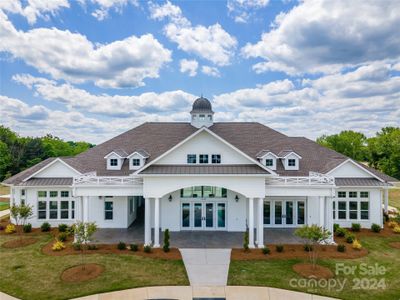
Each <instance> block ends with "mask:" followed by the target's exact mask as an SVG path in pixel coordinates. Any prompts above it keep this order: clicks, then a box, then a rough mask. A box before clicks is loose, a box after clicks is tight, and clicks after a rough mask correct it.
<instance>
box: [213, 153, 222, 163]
mask: <svg viewBox="0 0 400 300" xmlns="http://www.w3.org/2000/svg"><path fill="white" fill-rule="evenodd" d="M214 156H217V157H219V158H218V162H214ZM221 160H222V155H221V154H211V163H212V164H221ZM216 161H217V159H216Z"/></svg>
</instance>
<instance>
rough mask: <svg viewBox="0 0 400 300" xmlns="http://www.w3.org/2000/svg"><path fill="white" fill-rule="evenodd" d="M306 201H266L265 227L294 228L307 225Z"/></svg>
mask: <svg viewBox="0 0 400 300" xmlns="http://www.w3.org/2000/svg"><path fill="white" fill-rule="evenodd" d="M305 215H306V210H305V201H304V200H266V201H264V226H266V227H292V226H301V225H304V224H305Z"/></svg>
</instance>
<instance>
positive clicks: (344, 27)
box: [242, 0, 400, 75]
mask: <svg viewBox="0 0 400 300" xmlns="http://www.w3.org/2000/svg"><path fill="white" fill-rule="evenodd" d="M398 8H399V2H398V1H396V0H388V1H385V4H384V5H382V3H381V2H379V1H378V2H377V1H373V0H370V1H364V0H355V1H345V0H339V1H330V0H324V1H302V2H300V3H299V4H298V5H297V6H296V7H294V8H293V9H292V10H291V11H289V12H287V13H281V14H279V15H278V16H277V17H276V19H275V23H274V24H273V26H272V28H271V30H270V31H269V32H266V33H264V34H262V37H261V40H260V41H259V42H257V43H255V44H247V45H246V46H245V47H244V48H242V54H243V55H244V56H245V57H246V58H253V57H254V58H261V59H263V60H264V61H263V62H259V63H257V64H255V65H254V69H255V71H256V72H266V71H283V72H286V73H288V74H291V75H295V74H299V73H318V72H323V73H332V72H337V71H339V70H341V69H343V68H344V67H349V66H352V67H354V66H359V65H361V64H365V63H370V62H373V61H389V62H390V61H393V60H398V59H399V57H400V35H399V34H398V29H399V27H400V10H399V9H398Z"/></svg>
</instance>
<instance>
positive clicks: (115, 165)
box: [110, 158, 118, 167]
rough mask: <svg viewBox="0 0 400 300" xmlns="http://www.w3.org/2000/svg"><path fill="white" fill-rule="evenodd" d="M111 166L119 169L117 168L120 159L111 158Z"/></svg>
mask: <svg viewBox="0 0 400 300" xmlns="http://www.w3.org/2000/svg"><path fill="white" fill-rule="evenodd" d="M110 166H111V167H117V166H118V159H116V158H111V159H110Z"/></svg>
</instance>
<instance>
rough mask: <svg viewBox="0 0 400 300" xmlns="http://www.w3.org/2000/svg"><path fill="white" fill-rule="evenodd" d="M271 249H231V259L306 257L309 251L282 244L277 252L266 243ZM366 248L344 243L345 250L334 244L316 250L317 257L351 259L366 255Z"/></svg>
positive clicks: (301, 247)
mask: <svg viewBox="0 0 400 300" xmlns="http://www.w3.org/2000/svg"><path fill="white" fill-rule="evenodd" d="M268 248H269V249H270V250H271V252H270V253H269V254H266V255H265V254H263V253H262V251H261V249H250V250H249V251H247V252H246V251H244V250H243V249H232V252H231V259H232V260H268V259H293V258H301V259H308V258H309V255H310V254H309V253H308V252H306V251H304V246H303V245H284V251H283V252H277V251H276V249H275V245H268ZM367 254H368V250H367V249H364V248H363V249H361V250H354V249H353V248H351V245H350V244H348V245H346V252H338V251H337V249H336V246H321V248H320V250H319V252H318V258H321V259H324V258H339V259H352V258H359V257H363V256H366V255H367Z"/></svg>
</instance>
